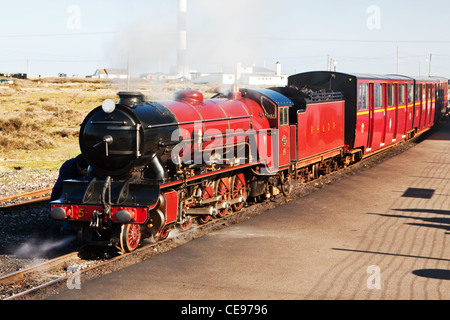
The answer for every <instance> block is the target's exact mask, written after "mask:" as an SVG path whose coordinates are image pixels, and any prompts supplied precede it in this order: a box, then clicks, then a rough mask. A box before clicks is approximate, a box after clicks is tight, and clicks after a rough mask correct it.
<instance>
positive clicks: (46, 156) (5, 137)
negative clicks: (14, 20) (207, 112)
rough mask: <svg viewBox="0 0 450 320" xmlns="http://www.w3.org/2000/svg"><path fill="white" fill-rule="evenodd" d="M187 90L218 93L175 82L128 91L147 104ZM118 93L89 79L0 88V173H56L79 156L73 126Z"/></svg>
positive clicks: (145, 84) (121, 87)
mask: <svg viewBox="0 0 450 320" xmlns="http://www.w3.org/2000/svg"><path fill="white" fill-rule="evenodd" d="M187 87H189V88H192V89H196V90H200V91H202V92H203V93H204V95H205V98H209V97H211V96H212V95H214V94H215V93H217V92H219V91H221V90H223V89H224V88H221V87H220V86H216V85H208V86H205V85H203V86H202V85H198V86H191V85H189V84H181V83H176V82H167V83H159V84H154V83H149V82H141V81H139V82H134V83H132V86H131V88H132V90H139V91H142V92H143V93H144V94H145V95H146V96H147V97H148V98H149V99H151V100H169V99H171V98H172V96H173V93H174V92H175V91H177V90H180V89H185V88H187ZM123 90H125V84H124V83H109V82H106V81H103V80H95V79H68V78H49V79H35V80H17V79H14V84H13V85H0V172H6V171H12V170H22V169H37V168H39V169H43V170H57V169H58V168H59V167H60V165H61V164H62V163H63V162H64V161H65V160H66V159H68V158H71V157H73V156H75V155H76V154H78V153H79V147H78V132H79V124H80V123H81V122H82V121H83V118H84V117H85V116H86V115H87V113H89V112H90V111H91V110H92V109H93V108H94V107H96V106H98V105H100V104H101V103H102V101H103V100H104V99H107V98H112V99H115V100H117V96H116V94H117V92H119V91H123Z"/></svg>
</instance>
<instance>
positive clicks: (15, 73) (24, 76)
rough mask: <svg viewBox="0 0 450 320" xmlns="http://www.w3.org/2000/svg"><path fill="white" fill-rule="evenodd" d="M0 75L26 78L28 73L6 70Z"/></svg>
mask: <svg viewBox="0 0 450 320" xmlns="http://www.w3.org/2000/svg"><path fill="white" fill-rule="evenodd" d="M0 77H6V78H16V79H27V78H28V75H27V74H26V73H19V72H6V73H0Z"/></svg>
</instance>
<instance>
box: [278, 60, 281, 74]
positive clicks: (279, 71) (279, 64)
mask: <svg viewBox="0 0 450 320" xmlns="http://www.w3.org/2000/svg"><path fill="white" fill-rule="evenodd" d="M277 76H279V77H281V62H280V61H277Z"/></svg>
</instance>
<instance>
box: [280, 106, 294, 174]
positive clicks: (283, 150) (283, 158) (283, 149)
mask: <svg viewBox="0 0 450 320" xmlns="http://www.w3.org/2000/svg"><path fill="white" fill-rule="evenodd" d="M278 115H279V117H278V121H279V122H278V155H279V158H278V159H279V161H278V167H279V168H282V167H285V166H288V165H290V163H291V150H290V145H291V144H290V127H289V107H279V108H278Z"/></svg>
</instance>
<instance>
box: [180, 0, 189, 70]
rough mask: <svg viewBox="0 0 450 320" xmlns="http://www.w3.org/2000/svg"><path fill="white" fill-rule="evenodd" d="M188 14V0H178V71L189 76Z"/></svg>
mask: <svg viewBox="0 0 450 320" xmlns="http://www.w3.org/2000/svg"><path fill="white" fill-rule="evenodd" d="M186 15H187V0H178V56H177V73H178V76H179V77H186V78H188V77H189V68H188V66H187V59H186V48H187V46H186V42H187V31H186Z"/></svg>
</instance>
